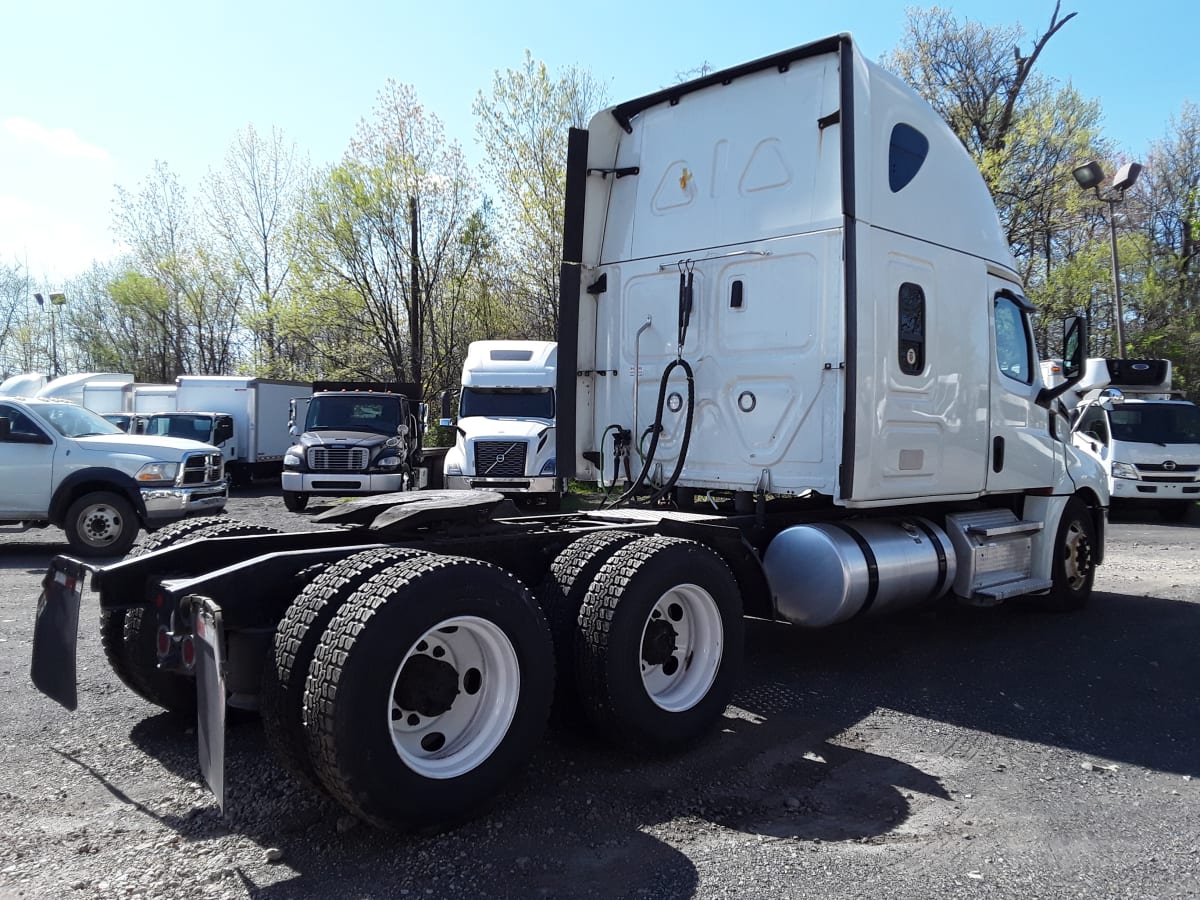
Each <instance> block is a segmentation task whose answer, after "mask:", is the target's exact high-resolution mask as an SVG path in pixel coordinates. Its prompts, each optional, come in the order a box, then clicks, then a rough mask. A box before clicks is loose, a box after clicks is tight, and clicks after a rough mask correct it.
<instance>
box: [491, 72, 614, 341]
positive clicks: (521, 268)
mask: <svg viewBox="0 0 1200 900" xmlns="http://www.w3.org/2000/svg"><path fill="white" fill-rule="evenodd" d="M604 102H605V91H604V88H603V86H602V85H601V84H600V83H599V82H597V81H596V80H595V79H594V78H593V77H592V76H591V75H590V74H589V73H587V72H586V71H584V70H581V69H578V68H575V67H571V68H568V69H566V70H564V71H563V72H561V73H560V74H558V75H557V76H552V75H551V74H550V72H549V71H548V70H547V68H546V65H545V63H541V62H538V61H536V60H535V59H534V58H533V56H532V54H530V53H529V51H528V50H527V51H525V61H524V64H523V65H522V66H521V67H520V68H518V69H506V70H504V71H503V72H497V73H496V75H495V77H494V79H493V81H492V90H491V94H490V96H485V95H484V94H483V93H482V92H480V93H479V94H478V95H477V96H476V98H475V103H474V105H473V107H472V109H473V111H474V113H475V133H476V136H477V138H478V141H479V143H480V144H481V145H482V146H483V148H484V162H483V173H484V176H485V178H486V179H487V183H488V185H489V187H490V188H491V189H492V190H494V191H495V192H496V199H497V213H498V219H499V226H498V228H497V233H498V234H500V235H502V237H501V238H500V241H499V245H498V247H497V250H498V252H499V255H500V258H501V259H502V260H503V271H504V273H505V279H504V280H505V285H504V288H505V291H506V292H507V294H508V296H509V299H510V302H513V303H515V304H516V305H517V307H518V308H519V309H520V311H521V313H522V319H521V321H520V322H519V323H518V327H519V329H520V334H519V336H520V337H526V338H531V339H543V340H554V339H555V338H556V336H557V334H558V272H559V265H560V263H561V262H562V228H563V209H564V202H565V195H566V177H567V176H566V163H567V133H568V129H569V128H570V127H571V126H576V127H580V128H582V127H584V126H586V125H587V122H588V120H589V119H590V118H591V115H592V113H594V112H595V111H596V110H597V109H599V108H600V107H601V106H603V104H604ZM494 336H495V337H500V336H502V335H494Z"/></svg>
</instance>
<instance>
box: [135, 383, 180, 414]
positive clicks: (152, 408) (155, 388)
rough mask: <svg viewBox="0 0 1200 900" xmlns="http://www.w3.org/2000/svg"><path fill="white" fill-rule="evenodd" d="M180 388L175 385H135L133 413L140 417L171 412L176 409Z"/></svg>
mask: <svg viewBox="0 0 1200 900" xmlns="http://www.w3.org/2000/svg"><path fill="white" fill-rule="evenodd" d="M178 392H179V388H178V387H176V386H175V385H173V384H135V385H134V386H133V412H135V413H136V414H137V415H139V416H151V415H153V414H154V413H160V412H170V411H171V410H173V409H175V395H176V394H177V393H178Z"/></svg>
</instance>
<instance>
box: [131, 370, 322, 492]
mask: <svg viewBox="0 0 1200 900" xmlns="http://www.w3.org/2000/svg"><path fill="white" fill-rule="evenodd" d="M175 386H176V393H175V406H176V409H175V410H174V411H171V412H161V413H157V414H155V415H152V416H150V417H149V418H148V419H147V421H146V426H145V429H146V433H147V434H169V435H172V436H176V437H191V438H193V439H194V440H200V441H203V442H204V443H207V444H212V445H213V446H215V447H218V448H219V449H220V450H221V455H222V456H223V457H224V459H225V471H226V473H227V475H228V477H229V480H230V481H231V482H232V483H234V484H245V483H248V482H249V481H250V480H251V479H253V478H272V477H276V476H278V475H279V473H280V472H281V471H282V469H283V456H284V454H285V453H286V452H287V449H288V447H289V446H290V445H291V443H292V435H291V432H290V431H289V430H288V427H289V414H290V409H291V407H290V403H291V401H292V400H295V399H305V398H307V397H309V396H311V395H312V387H311V386H310V385H308V384H306V383H304V382H299V381H272V380H270V379H265V378H251V377H243V376H238V375H229V376H218V375H180V376H179V377H178V378H177V379H176V381H175Z"/></svg>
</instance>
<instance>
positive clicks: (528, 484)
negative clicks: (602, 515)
mask: <svg viewBox="0 0 1200 900" xmlns="http://www.w3.org/2000/svg"><path fill="white" fill-rule="evenodd" d="M557 355H558V345H557V344H555V343H554V341H474V342H472V343H471V345H470V346H469V347H468V348H467V358H466V360H465V361H464V362H463V368H462V390H461V392H460V394H459V400H458V421H457V422H456V423H455V422H453V420H451V419H449V418H447V417H445V416H443V418H442V424H443V425H450V424H453V425H454V432H455V440H454V446H453V447H451V448H450V449H449V450H448V451H447V452H446V458H445V461H444V463H443V468H442V471H443V477H444V483H445V486H446V487H447V488H452V489H469V488H487V489H490V490H494V491H500V492H501V493H502V494H506V495H508V496H510V497H514V498H519V499H536V500H540V501H542V503H543V504H544V505H545V506H546V507H548V508H550V509H557V508H558V505H559V500H560V498H561V497H562V492H563V483H562V479H560V478H559V477H558V474H557V468H556V466H557V461H556V459H555V455H554V453H555V437H554V390H555V385H556V380H557Z"/></svg>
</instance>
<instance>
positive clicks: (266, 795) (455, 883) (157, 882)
mask: <svg viewBox="0 0 1200 900" xmlns="http://www.w3.org/2000/svg"><path fill="white" fill-rule="evenodd" d="M229 511H230V513H231V514H232V515H234V516H235V517H237V518H241V519H246V520H250V521H255V522H261V523H264V524H272V525H276V526H281V525H282V526H286V527H292V528H294V527H297V526H303V527H311V525H310V524H309V518H308V516H307V515H300V516H293V515H292V514H289V513H287V512H286V511H285V510H284V508H283V505H282V502H281V501H280V499H279V498H278V496H277V493H276V492H273V491H270V490H256V491H252V492H249V493H239V494H237V495H236V496H235V498H234V499H233V500H232V501H231V503H230V508H229ZM1198 524H1200V516H1194V517H1193V521H1192V523H1190V524H1184V525H1165V524H1160V523H1159V522H1158V521H1157V519H1156V518H1155V517H1154V516H1153V515H1152V514H1147V515H1144V516H1142V515H1126V516H1124V517H1123V518H1121V519H1119V520H1116V521H1114V522H1113V523H1112V526H1111V528H1110V532H1109V540H1108V550H1107V552H1108V557H1107V560H1106V564H1105V566H1104V567H1103V568H1102V569H1101V570H1100V574H1099V576H1098V578H1097V581H1096V593H1095V596H1094V598H1093V603H1092V605H1091V607H1090V608H1089V609H1088V610H1087V611H1085V612H1083V613H1079V614H1073V615H1059V616H1054V615H1043V614H1037V613H1031V612H1027V611H1022V610H1020V609H1015V608H1007V607H1001V608H999V609H993V610H972V609H965V608H959V607H954V606H949V605H947V606H937V607H936V608H928V609H923V610H919V611H913V612H911V613H906V614H903V615H901V616H898V617H894V618H890V619H886V620H882V619H881V620H867V621H864V622H862V623H858V624H854V625H851V626H847V627H844V628H839V629H833V630H827V631H821V632H803V631H801V630H799V629H796V628H791V627H788V626H779V625H769V624H766V623H759V622H752V623H750V627H749V628H748V632H747V640H748V645H747V654H746V657H747V660H746V671H745V674H744V676H743V679H742V687H741V690H740V691H739V693H738V695H737V697H736V700H735V703H734V705H732V706H731V707H730V708H729V709H728V710H727V711H726V715H725V718H724V720H723V721H722V723H721V725H720V727H719V728H718V729H716V730H715V731H714V732H713V733H712V734H710V735H709V736H708V737H707V738H705V739H704V740H703V741H701V742H700V743H699V744H698V745H697V746H695V747H694V748H692V750H690V751H689V752H688V753H686V754H683V755H681V756H675V757H670V758H666V759H649V760H648V759H641V758H633V757H629V756H625V755H623V754H621V753H619V752H617V751H614V750H611V749H609V748H608V747H606V746H604V745H603V744H600V743H598V742H596V741H595V740H594V739H592V738H590V737H588V736H586V735H582V734H578V733H574V732H570V731H551V732H550V733H549V735H548V737H547V739H546V741H545V742H544V743H543V746H542V748H541V750H540V751H539V752H538V753H537V755H536V757H535V758H534V759H533V761H532V763H531V764H530V766H529V767H528V769H527V770H526V772H525V773H524V775H523V776H522V777H520V778H519V779H518V780H517V781H516V782H515V783H514V784H513V785H512V786H511V788H510V789H509V790H508V791H507V792H506V793H505V794H504V795H503V796H501V797H500V798H499V799H498V800H497V801H496V802H495V803H494V804H493V805H492V807H491V808H489V809H487V810H484V811H482V812H481V814H480V815H479V816H478V817H476V818H474V819H472V820H471V821H469V822H467V823H464V824H462V825H460V826H459V827H457V828H455V829H453V830H450V831H447V832H444V833H441V834H434V835H418V836H413V835H397V834H390V833H383V832H378V831H375V830H372V829H371V828H369V827H366V826H364V825H361V824H358V823H356V821H355V820H353V819H351V818H349V817H347V816H345V815H344V813H343V812H342V811H341V808H340V807H338V806H336V805H335V804H333V803H332V802H330V801H328V800H326V799H323V798H322V797H319V796H316V795H313V794H310V793H307V792H306V791H305V790H304V789H302V788H300V787H298V786H296V785H294V784H292V783H291V782H290V781H289V780H288V779H287V777H286V776H285V775H284V774H283V773H282V772H281V771H279V770H278V769H277V768H276V767H275V765H274V763H273V761H272V759H271V758H270V756H269V754H268V752H267V749H266V747H265V744H264V740H263V736H262V732H261V729H260V727H259V726H258V724H257V722H256V721H254V720H249V721H243V722H240V723H239V724H237V725H236V726H234V727H233V728H232V729H231V731H230V733H229V736H228V747H227V761H226V776H227V779H228V782H229V788H228V791H229V800H230V809H229V811H228V812H227V814H226V815H225V816H224V817H222V816H221V815H220V814H219V812H218V810H217V808H216V805H215V803H214V801H213V799H212V797H211V795H210V794H209V793H208V791H207V789H206V788H205V787H204V786H203V782H202V780H201V777H200V772H199V768H198V764H197V759H196V747H195V733H194V729H192V728H188V727H187V726H186V725H181V724H180V723H179V722H178V721H175V720H172V719H171V717H169V716H167V715H166V714H163V713H161V711H159V710H158V709H157V708H156V707H152V706H150V705H148V704H146V703H145V702H143V701H142V700H140V699H139V698H138V697H137V696H135V695H134V694H133V693H131V692H130V691H129V690H128V689H127V688H125V687H124V686H123V685H122V684H121V683H120V682H119V681H118V680H117V678H116V676H115V675H113V674H112V672H111V671H110V669H109V668H108V666H107V664H106V662H105V661H104V657H103V653H102V651H101V649H100V646H99V639H98V636H97V634H96V628H95V622H96V616H95V608H94V603H95V600H94V598H89V597H87V596H85V600H84V602H85V608H84V613H83V615H82V617H81V636H80V663H79V664H80V708H79V710H78V712H76V713H74V714H69V713H67V712H66V711H64V710H62V709H61V708H59V707H58V706H56V705H55V704H54V703H53V702H52V701H49V700H47V699H46V698H44V697H42V696H41V695H40V694H38V693H37V692H36V691H35V690H34V688H33V687H32V685H31V684H30V681H29V662H30V642H31V637H32V626H33V615H34V605H35V601H36V598H37V595H38V591H39V581H40V578H41V576H42V575H43V573H44V572H45V569H46V566H47V565H48V563H49V561H50V559H51V557H52V556H53V555H54V554H55V553H58V552H65V544H63V543H61V539H62V535H61V533H60V532H57V531H55V530H53V529H51V530H47V531H45V532H37V531H34V532H28V533H25V534H16V535H9V534H5V535H0V573H2V575H3V579H2V581H0V691H2V693H3V707H2V709H3V715H2V716H0V830H2V831H3V833H4V834H5V835H6V839H5V840H4V841H3V842H2V843H0V897H2V898H12V897H23V898H64V897H66V898H80V900H82V898H94V897H105V898H108V897H118V898H152V897H164V898H167V897H179V896H183V895H184V894H186V895H188V896H194V897H204V898H210V897H212V898H242V897H255V898H272V897H280V898H326V897H414V898H416V897H512V898H525V897H564V898H566V897H572V898H573V897H597V898H601V897H630V898H642V897H644V898H683V897H699V898H717V897H746V898H758V897H762V898H768V897H770V898H774V897H796V898H800V897H813V898H843V897H846V898H849V897H899V898H943V897H945V898H949V897H988V898H993V897H1012V898H1018V897H1019V898H1034V897H1045V898H1064V897H1130V898H1147V897H1196V896H1198V895H1200V715H1198V713H1200V654H1198V653H1197V646H1196V645H1197V641H1198V639H1200V589H1198V588H1200V565H1198V564H1197V560H1198V559H1200V557H1198V555H1197V551H1198V550H1200V527H1198ZM89 603H90V606H89Z"/></svg>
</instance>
